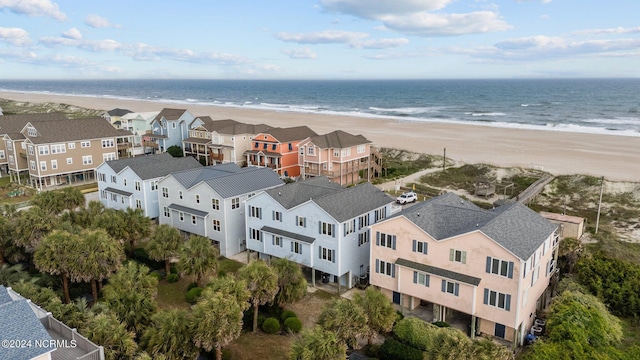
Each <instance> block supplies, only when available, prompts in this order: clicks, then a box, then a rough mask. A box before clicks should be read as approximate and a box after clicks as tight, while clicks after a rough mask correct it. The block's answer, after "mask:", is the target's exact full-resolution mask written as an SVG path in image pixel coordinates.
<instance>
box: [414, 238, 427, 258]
mask: <svg viewBox="0 0 640 360" xmlns="http://www.w3.org/2000/svg"><path fill="white" fill-rule="evenodd" d="M428 249H429V244H427V242H426V241H418V240H413V247H412V251H413V252H417V253H422V254H425V255H427V250H428Z"/></svg>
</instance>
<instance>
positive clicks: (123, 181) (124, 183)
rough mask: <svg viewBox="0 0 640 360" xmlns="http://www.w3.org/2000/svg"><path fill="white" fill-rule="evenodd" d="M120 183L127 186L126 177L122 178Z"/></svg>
mask: <svg viewBox="0 0 640 360" xmlns="http://www.w3.org/2000/svg"><path fill="white" fill-rule="evenodd" d="M122 184H123V185H124V186H127V178H124V179H122Z"/></svg>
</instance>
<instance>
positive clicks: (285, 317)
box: [280, 310, 298, 321]
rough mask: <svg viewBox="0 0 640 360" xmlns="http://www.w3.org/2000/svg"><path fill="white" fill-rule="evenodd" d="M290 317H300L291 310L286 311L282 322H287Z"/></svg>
mask: <svg viewBox="0 0 640 360" xmlns="http://www.w3.org/2000/svg"><path fill="white" fill-rule="evenodd" d="M290 317H294V318H297V317H298V315H296V313H294V312H293V311H291V310H285V311H283V312H282V315H280V320H282V321H285V320H287V319H288V318H290Z"/></svg>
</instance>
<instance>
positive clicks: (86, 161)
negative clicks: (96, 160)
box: [82, 155, 93, 165]
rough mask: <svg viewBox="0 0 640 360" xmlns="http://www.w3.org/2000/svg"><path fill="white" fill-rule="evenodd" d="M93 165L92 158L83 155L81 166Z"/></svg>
mask: <svg viewBox="0 0 640 360" xmlns="http://www.w3.org/2000/svg"><path fill="white" fill-rule="evenodd" d="M91 164H93V158H92V157H91V155H85V156H83V157H82V165H91Z"/></svg>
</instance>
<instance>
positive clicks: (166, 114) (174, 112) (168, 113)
mask: <svg viewBox="0 0 640 360" xmlns="http://www.w3.org/2000/svg"><path fill="white" fill-rule="evenodd" d="M185 112H187V110H186V109H171V108H164V109H162V110H161V111H160V112H159V113H158V115H156V118H155V120H157V121H160V120H162V118H165V119H167V120H178V119H180V117H181V116H182V115H183V114H184V113H185Z"/></svg>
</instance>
